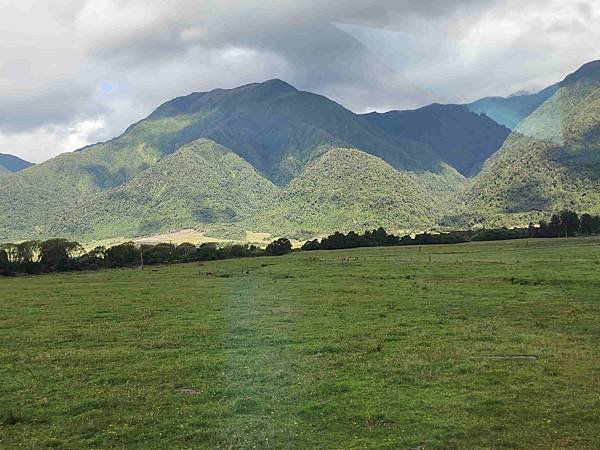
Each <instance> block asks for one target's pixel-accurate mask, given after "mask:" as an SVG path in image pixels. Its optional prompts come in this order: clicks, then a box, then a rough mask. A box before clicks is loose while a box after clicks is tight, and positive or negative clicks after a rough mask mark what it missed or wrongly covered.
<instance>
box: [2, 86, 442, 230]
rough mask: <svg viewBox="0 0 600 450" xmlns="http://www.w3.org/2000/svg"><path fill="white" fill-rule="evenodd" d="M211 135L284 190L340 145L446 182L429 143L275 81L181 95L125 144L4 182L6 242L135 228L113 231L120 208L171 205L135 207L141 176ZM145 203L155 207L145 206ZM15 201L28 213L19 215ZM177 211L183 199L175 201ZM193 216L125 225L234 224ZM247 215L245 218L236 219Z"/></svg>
mask: <svg viewBox="0 0 600 450" xmlns="http://www.w3.org/2000/svg"><path fill="white" fill-rule="evenodd" d="M202 138H204V139H210V140H212V141H213V142H215V143H218V144H219V145H222V146H223V147H225V148H227V149H228V150H229V151H231V152H233V153H234V154H237V155H238V156H239V157H241V158H242V160H243V161H245V162H246V163H248V164H249V165H250V166H251V167H252V168H254V169H255V170H256V171H257V173H259V174H261V176H263V177H264V178H266V180H269V181H270V182H271V183H274V184H276V185H279V186H285V185H286V184H287V183H288V182H289V181H290V180H292V179H293V178H294V177H295V176H296V175H298V174H300V173H302V171H303V170H304V168H305V167H306V166H307V165H308V164H309V163H310V162H311V161H313V160H315V159H316V158H318V157H319V156H321V155H322V154H324V153H325V152H327V151H328V150H329V149H332V148H336V147H349V148H357V149H360V150H362V151H365V152H368V153H370V154H372V155H375V156H378V157H381V158H383V159H384V160H385V161H387V162H388V163H389V164H391V165H392V166H393V167H394V168H395V169H397V170H401V171H411V170H412V171H419V172H420V173H422V174H424V177H423V179H424V180H425V182H426V183H430V178H431V177H433V178H434V179H436V180H438V181H439V180H443V179H444V178H443V177H441V178H439V177H438V175H437V173H438V172H441V171H443V164H442V162H441V161H439V158H438V157H437V155H436V154H435V152H433V151H432V150H431V148H430V147H429V146H427V145H425V144H423V143H420V142H415V141H411V140H408V139H403V138H397V137H394V136H391V135H389V134H387V133H386V132H385V131H384V130H382V129H380V128H379V127H377V126H375V125H373V124H371V123H370V122H369V121H367V120H366V119H364V118H363V117H361V116H360V115H357V114H354V113H353V112H351V111H349V110H347V109H345V108H343V107H342V106H340V105H338V104H337V103H335V102H333V101H331V100H329V99H327V98H325V97H323V96H319V95H315V94H311V93H308V92H302V91H298V90H297V89H295V88H294V87H292V86H290V85H289V84H287V83H285V82H283V81H281V80H270V81H266V82H264V83H255V84H250V85H246V86H242V87H239V88H236V89H229V90H224V89H216V90H214V91H211V92H207V93H194V94H191V95H189V96H186V97H179V98H176V99H174V100H171V101H169V102H167V103H165V104H163V105H161V106H160V107H159V108H158V109H157V110H156V111H154V112H153V113H152V114H151V115H150V116H149V117H147V118H146V119H144V120H142V121H140V122H138V123H136V124H134V125H132V126H131V127H129V128H128V129H127V130H126V131H125V133H123V135H121V136H119V137H118V138H115V139H113V140H111V141H108V142H105V143H100V144H96V145H92V146H88V147H86V148H84V149H81V150H80V151H77V152H74V153H69V154H62V155H60V156H58V157H56V158H53V159H51V160H49V161H47V162H45V163H43V164H40V165H38V166H36V167H33V168H32V169H31V170H28V171H26V172H24V173H22V174H20V175H19V176H18V177H16V179H13V180H11V182H10V183H9V182H7V181H6V180H4V181H0V189H2V191H3V193H4V195H3V196H2V197H0V239H1V238H21V237H23V238H27V237H38V236H56V235H60V236H63V235H66V236H71V237H79V236H81V233H82V232H85V236H86V237H87V236H88V233H89V234H90V235H94V233H97V234H96V236H98V237H104V236H109V235H114V234H119V233H120V229H123V227H125V225H123V226H120V227H113V226H112V222H113V220H112V215H111V214H115V217H116V216H117V215H118V211H127V210H128V208H129V207H130V206H131V207H132V208H133V209H134V210H137V211H139V212H140V215H141V212H142V211H144V210H147V209H148V208H152V209H153V211H155V210H156V209H157V205H159V204H164V203H161V201H160V200H158V199H157V198H153V197H151V196H149V195H147V196H146V197H144V198H143V199H139V198H137V199H135V200H133V198H134V197H132V196H131V195H125V193H123V192H128V189H129V187H130V185H129V184H128V183H129V182H130V181H131V180H133V179H140V177H142V178H144V179H146V180H147V183H148V184H149V185H153V183H160V182H161V181H160V180H157V179H156V177H158V176H159V175H160V173H161V172H160V170H158V169H154V170H152V168H153V167H154V166H155V165H157V164H159V163H161V165H160V166H159V167H162V166H163V165H168V164H169V163H170V162H173V161H172V160H171V159H170V158H168V157H169V155H172V154H174V153H175V152H177V150H178V149H180V148H181V147H182V146H184V145H185V144H187V143H189V142H192V141H195V140H197V139H202ZM165 158H167V159H166V160H165ZM174 161H175V162H176V161H179V160H178V159H177V158H176V159H175V160H174ZM212 170H215V171H218V170H220V169H219V168H218V167H213V168H212ZM136 177H137V178H136ZM436 177H438V178H436ZM190 179H191V178H190V177H177V176H175V174H173V177H172V178H170V179H169V180H168V181H169V183H170V185H171V186H170V188H171V189H170V190H169V192H171V193H175V192H181V191H186V190H188V188H189V186H188V183H189V182H190ZM163 181H164V179H163ZM440 182H441V181H440ZM119 189H120V190H119ZM150 191H151V190H150ZM119 193H121V194H119ZM221 194H222V192H220V191H214V192H205V193H203V194H202V195H200V194H198V195H197V196H196V197H195V201H196V202H197V203H198V204H199V205H201V204H202V203H203V201H204V200H205V198H206V196H209V197H210V196H213V198H218V197H219V195H221ZM173 195H175V194H173ZM111 201H113V202H114V205H113V206H112V207H111V206H109V207H108V210H109V214H108V215H103V214H99V216H97V217H95V216H94V213H93V212H88V210H89V205H95V204H99V205H100V204H103V205H104V204H106V203H107V202H109V203H110V202H111ZM143 201H147V202H148V203H147V204H143V203H140V202H143ZM15 202H18V203H15ZM129 202H131V204H129ZM14 204H20V205H27V207H26V208H18V209H15V208H14V207H13V205H14ZM170 204H181V202H180V200H177V201H175V200H174V199H172V202H171V203H170ZM198 208H200V209H201V207H198ZM198 208H196V209H198ZM157 214H158V215H159V216H161V215H162V213H160V212H158V213H157ZM190 214H191V213H190V212H189V211H187V212H182V211H180V212H179V213H178V214H176V215H175V216H174V217H175V219H173V220H170V221H164V220H155V219H151V217H153V216H152V215H150V216H149V217H146V218H144V219H142V218H141V217H138V218H137V219H136V218H134V219H132V220H131V221H129V222H128V225H127V226H126V227H125V228H126V229H127V230H129V231H131V232H136V233H141V232H147V233H152V232H156V231H161V230H164V229H167V228H168V229H171V228H177V227H181V226H183V225H184V224H187V225H191V224H193V225H196V226H207V225H213V222H220V221H223V220H225V219H226V220H225V222H223V223H227V224H228V223H230V222H231V220H232V219H231V218H226V215H223V214H220V213H219V214H217V215H216V218H213V217H212V216H210V217H208V216H207V217H204V216H202V215H199V216H193V217H194V220H193V221H192V220H191V219H189V220H188V219H185V220H184V219H181V220H179V219H177V218H183V217H188V218H189V217H190ZM99 217H105V219H103V223H104V225H103V226H96V225H94V223H95V222H97V221H98V220H100V219H99ZM86 218H87V219H86ZM237 218H238V215H236V216H235V221H237ZM86 220H87V223H84V222H85V221H86ZM136 221H137V222H136ZM134 223H137V225H134ZM144 224H145V225H144ZM314 231H319V229H318V228H317V229H315V230H314Z"/></svg>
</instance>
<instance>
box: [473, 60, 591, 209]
mask: <svg viewBox="0 0 600 450" xmlns="http://www.w3.org/2000/svg"><path fill="white" fill-rule="evenodd" d="M599 138H600V63H595V64H593V65H592V66H591V67H586V66H584V68H582V70H581V71H578V72H575V73H574V74H572V75H570V76H569V77H567V79H566V80H565V81H564V82H563V83H562V84H561V87H560V89H559V90H558V91H557V92H556V93H555V94H554V95H553V96H552V97H551V98H550V99H548V100H547V101H546V102H545V103H544V104H543V105H542V106H540V108H538V109H537V110H536V111H534V112H533V113H532V114H531V115H530V116H529V117H527V118H526V119H525V120H524V121H523V122H522V123H521V124H520V125H519V127H518V128H517V130H516V131H515V132H514V133H513V134H512V135H511V136H510V137H509V139H508V140H507V141H506V143H505V144H504V146H503V147H502V149H501V150H500V151H499V152H498V153H497V154H496V155H495V156H494V157H492V158H491V159H490V160H489V161H488V162H487V163H486V165H485V167H484V169H483V171H482V173H481V174H480V175H479V176H478V177H477V179H476V180H475V182H474V185H473V187H472V189H471V190H470V191H469V193H468V201H469V203H470V204H471V205H473V206H474V207H475V208H476V209H477V210H478V211H481V212H483V213H487V214H490V215H506V214H508V215H521V216H525V217H526V216H527V215H528V214H530V215H535V214H536V213H537V212H539V211H556V210H559V209H562V208H569V209H574V210H578V211H589V212H595V213H597V212H599V211H600V139H599Z"/></svg>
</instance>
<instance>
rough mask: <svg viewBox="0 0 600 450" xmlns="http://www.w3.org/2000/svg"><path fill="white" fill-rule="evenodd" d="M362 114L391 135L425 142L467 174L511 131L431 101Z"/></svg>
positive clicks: (499, 145) (476, 116)
mask: <svg viewBox="0 0 600 450" xmlns="http://www.w3.org/2000/svg"><path fill="white" fill-rule="evenodd" d="M364 117H365V118H366V119H367V120H368V121H370V122H371V123H373V124H374V125H377V126H378V127H380V128H381V129H383V130H384V131H385V132H386V133H388V134H390V135H392V136H396V137H399V138H403V139H409V140H413V141H417V142H422V143H424V144H426V145H428V146H429V147H431V149H432V150H433V151H434V152H435V153H436V154H437V155H438V158H439V159H440V160H442V161H444V162H446V163H448V164H449V165H451V166H452V167H454V168H455V169H457V170H458V171H459V172H460V173H462V174H463V175H465V176H467V177H468V176H471V175H474V174H475V173H476V172H477V171H478V170H479V168H480V167H481V165H482V164H483V162H484V161H485V160H486V159H487V158H488V157H489V156H490V155H492V154H494V152H496V150H498V149H499V148H500V147H501V145H502V144H503V143H504V141H505V139H506V138H507V137H508V135H509V133H510V130H509V129H508V128H506V127H505V126H503V125H499V124H497V123H496V122H494V121H493V120H491V119H490V118H489V117H487V116H486V115H483V114H482V115H480V114H475V113H472V112H470V111H469V110H468V109H467V108H466V107H465V106H462V105H439V104H433V105H429V106H425V107H424V108H420V109H417V110H413V111H390V112H387V113H384V114H380V113H370V114H366V115H364Z"/></svg>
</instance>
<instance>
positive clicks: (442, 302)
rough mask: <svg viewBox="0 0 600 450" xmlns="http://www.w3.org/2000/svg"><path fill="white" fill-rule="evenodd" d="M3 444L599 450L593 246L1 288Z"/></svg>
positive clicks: (436, 248)
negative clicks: (558, 449) (568, 449)
mask: <svg viewBox="0 0 600 450" xmlns="http://www.w3.org/2000/svg"><path fill="white" fill-rule="evenodd" d="M0 375H1V377H2V384H1V385H0V447H2V448H11V449H12V448H145V449H149V448H269V447H271V448H282V447H286V448H389V449H397V448H422V449H432V448H457V449H458V448H460V449H462V448H526V449H532V448H540V449H548V448H577V449H586V448H590V449H592V448H600V413H599V411H600V239H596V238H593V239H587V238H578V239H575V238H573V239H554V240H544V239H536V240H529V241H525V240H520V241H504V242H497V243H478V244H475V243H470V244H460V245H432V246H423V247H421V248H419V247H416V246H415V247H390V248H370V249H356V250H344V251H327V252H325V251H323V252H298V253H293V254H291V255H288V256H283V257H269V258H255V259H251V258H247V259H236V260H226V261H216V262H206V263H203V264H198V263H194V264H186V265H172V266H161V267H154V268H151V267H147V268H146V269H145V270H143V271H141V270H134V269H119V270H104V271H98V272H86V273H68V274H51V275H44V276H27V277H16V278H0Z"/></svg>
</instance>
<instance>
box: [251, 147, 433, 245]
mask: <svg viewBox="0 0 600 450" xmlns="http://www.w3.org/2000/svg"><path fill="white" fill-rule="evenodd" d="M437 207H439V205H438V202H437V201H436V200H435V199H434V198H433V197H432V196H431V195H430V194H429V193H427V192H426V191H425V189H423V188H422V187H421V186H420V185H419V182H418V181H417V179H416V177H415V176H414V175H412V174H408V173H403V172H399V171H397V170H396V169H394V168H393V167H392V166H391V165H389V164H388V163H386V162H385V161H383V160H382V159H380V158H377V157H375V156H372V155H369V154H367V153H364V152H362V151H359V150H355V149H344V148H336V149H332V150H329V151H328V152H327V153H325V154H324V155H322V156H321V157H320V158H318V159H317V160H315V161H313V162H312V163H311V164H310V165H308V166H307V167H306V168H305V169H304V171H303V172H302V174H301V175H299V176H298V177H296V178H295V179H294V180H292V182H290V184H289V185H288V186H286V187H285V188H283V189H282V190H281V191H280V193H279V194H278V195H277V197H275V199H274V201H273V203H272V204H271V205H269V206H268V208H267V209H266V210H265V211H264V212H263V213H262V214H261V215H260V216H259V217H258V218H257V219H255V221H254V223H253V224H252V226H254V227H258V228H260V229H265V230H268V231H272V232H275V233H282V232H283V233H285V234H287V235H290V236H294V237H298V238H302V237H304V238H307V237H310V236H314V235H315V234H323V233H329V232H333V231H336V230H341V231H349V230H365V229H370V228H376V227H379V226H384V227H386V228H387V229H389V230H394V231H398V230H414V229H426V228H427V227H429V226H431V225H432V224H434V223H435V217H434V214H432V211H433V210H434V209H436V208H437Z"/></svg>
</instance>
